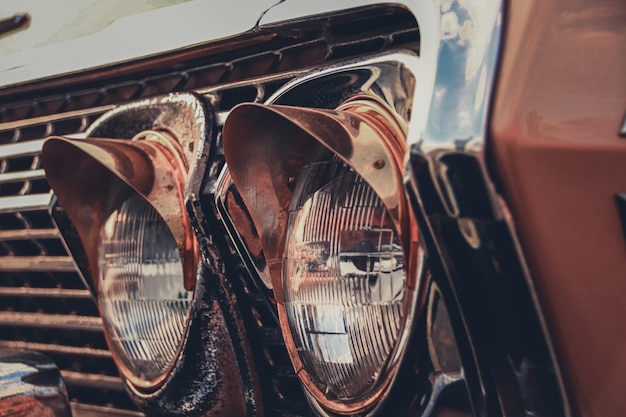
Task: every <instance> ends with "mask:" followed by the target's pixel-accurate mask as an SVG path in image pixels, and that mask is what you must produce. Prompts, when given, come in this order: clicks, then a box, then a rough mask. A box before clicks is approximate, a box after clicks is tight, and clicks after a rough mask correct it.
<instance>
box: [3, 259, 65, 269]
mask: <svg viewBox="0 0 626 417" xmlns="http://www.w3.org/2000/svg"><path fill="white" fill-rule="evenodd" d="M0 271H3V272H19V271H33V272H46V271H61V272H62V271H65V272H74V271H75V267H74V263H73V261H72V258H70V257H69V256H2V257H0Z"/></svg>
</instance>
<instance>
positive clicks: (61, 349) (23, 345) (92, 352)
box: [0, 340, 111, 359]
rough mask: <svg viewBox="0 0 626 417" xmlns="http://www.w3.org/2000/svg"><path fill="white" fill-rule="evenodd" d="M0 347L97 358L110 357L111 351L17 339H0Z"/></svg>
mask: <svg viewBox="0 0 626 417" xmlns="http://www.w3.org/2000/svg"><path fill="white" fill-rule="evenodd" d="M0 349H19V350H36V351H39V352H44V353H46V354H49V355H71V356H86V357H91V358H98V359H111V352H110V351H108V350H105V349H94V348H89V347H82V346H80V347H78V346H66V345H58V344H51V343H37V342H23V341H19V340H0Z"/></svg>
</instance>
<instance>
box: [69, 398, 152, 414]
mask: <svg viewBox="0 0 626 417" xmlns="http://www.w3.org/2000/svg"><path fill="white" fill-rule="evenodd" d="M70 407H71V408H72V415H73V416H74V417H144V414H143V413H140V412H138V411H130V410H120V409H114V408H110V407H102V406H98V405H91V404H82V403H76V402H72V403H71V404H70Z"/></svg>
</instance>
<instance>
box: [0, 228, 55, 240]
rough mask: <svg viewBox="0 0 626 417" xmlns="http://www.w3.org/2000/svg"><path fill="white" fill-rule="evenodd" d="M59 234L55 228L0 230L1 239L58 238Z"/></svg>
mask: <svg viewBox="0 0 626 417" xmlns="http://www.w3.org/2000/svg"><path fill="white" fill-rule="evenodd" d="M60 237H61V234H60V233H59V231H58V230H57V229H17V230H0V241H2V240H32V239H59V238H60Z"/></svg>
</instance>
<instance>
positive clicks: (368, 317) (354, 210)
mask: <svg viewBox="0 0 626 417" xmlns="http://www.w3.org/2000/svg"><path fill="white" fill-rule="evenodd" d="M294 196H295V197H294V201H293V202H292V205H291V207H290V217H289V231H288V238H287V246H286V265H285V266H286V267H285V274H284V292H285V307H286V311H287V317H288V321H289V325H290V329H291V334H292V337H293V341H294V343H295V345H296V349H297V352H298V355H299V358H300V360H301V362H302V365H303V367H304V370H305V371H306V372H307V373H308V375H309V376H310V378H311V380H312V382H313V383H314V384H315V385H316V386H317V388H318V389H319V390H320V391H321V392H322V393H324V395H325V396H326V398H327V399H329V400H331V401H351V400H356V399H361V398H364V397H367V396H368V395H369V394H371V393H372V392H373V391H374V390H375V389H376V387H378V384H379V383H380V382H381V381H382V380H383V379H384V378H385V376H386V375H387V374H386V370H387V369H388V367H389V365H390V363H389V362H390V358H391V356H392V355H393V352H394V348H395V346H396V345H397V342H398V340H399V335H400V333H401V330H402V327H403V323H404V319H405V317H406V312H405V309H406V307H405V303H404V298H405V294H406V293H407V290H406V272H405V268H404V257H403V252H402V247H401V245H400V240H399V237H398V234H397V232H396V230H395V229H394V226H393V224H392V222H391V219H390V217H389V214H388V212H387V209H386V208H385V206H384V205H383V204H382V202H381V200H380V198H379V197H378V196H377V195H376V193H374V191H373V190H372V189H371V187H370V186H369V185H368V184H367V183H365V182H364V181H363V179H362V178H361V177H360V176H359V175H357V174H356V173H354V172H353V171H351V170H350V169H349V168H348V167H346V166H345V165H343V164H341V163H338V162H326V163H314V164H310V165H308V166H307V167H305V168H304V171H303V173H302V175H301V178H300V179H299V181H298V183H297V185H296V189H295V192H294Z"/></svg>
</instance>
